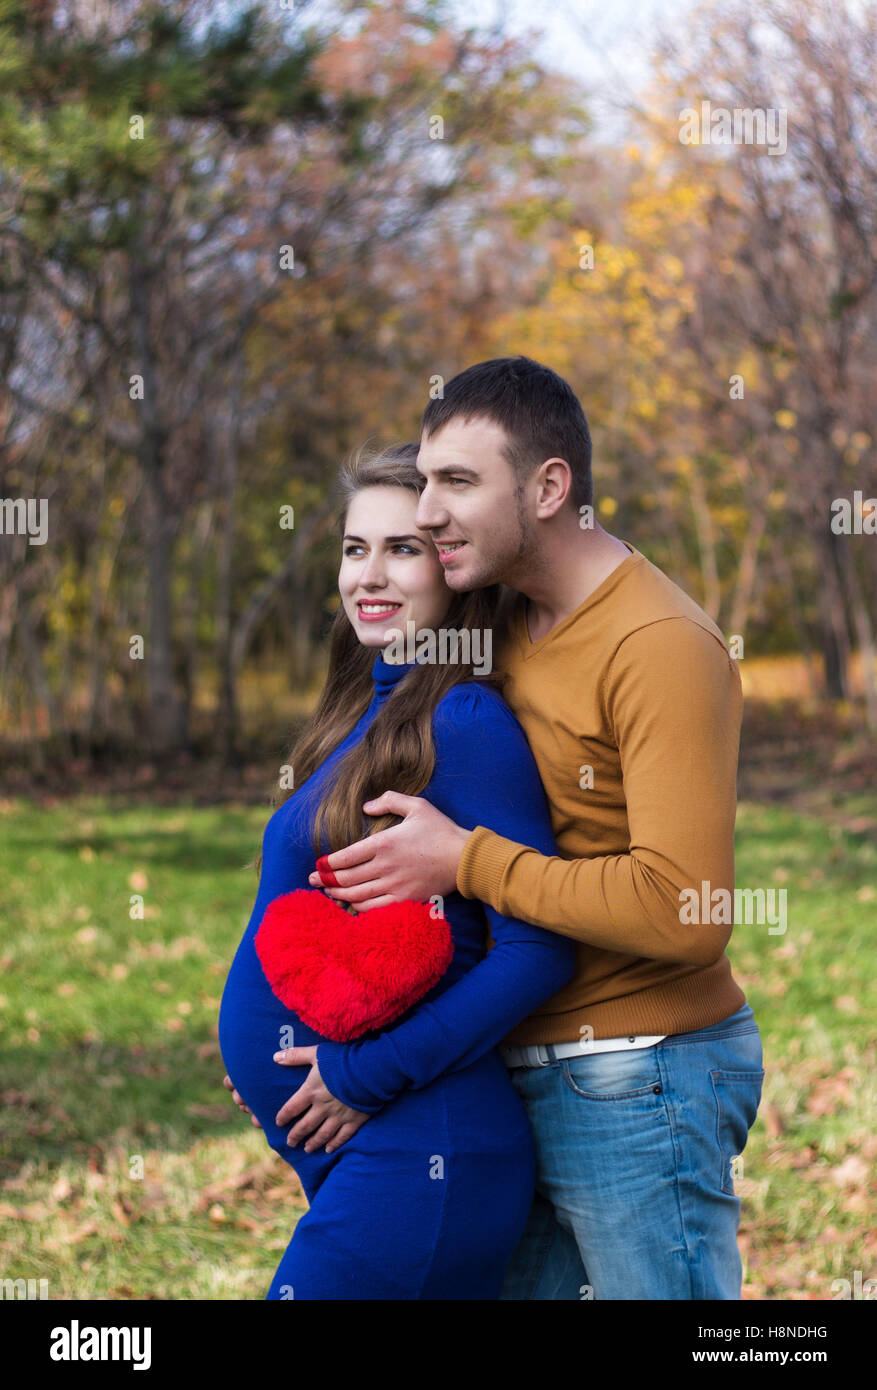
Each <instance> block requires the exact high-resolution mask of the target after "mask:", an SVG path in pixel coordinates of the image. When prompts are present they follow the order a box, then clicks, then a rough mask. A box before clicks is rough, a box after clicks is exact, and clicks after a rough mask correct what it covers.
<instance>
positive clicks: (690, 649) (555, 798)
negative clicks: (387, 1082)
mask: <svg viewBox="0 0 877 1390" xmlns="http://www.w3.org/2000/svg"><path fill="white" fill-rule="evenodd" d="M624 544H625V545H626V546H627V548H628V550H629V551H630V552H631V553H630V555H629V556H628V557H627V559H625V560H624V561H622V563H621V564H620V565H619V566H618V568H617V569H615V570H614V571H613V572H612V573H611V574H610V575H609V576H608V577H607V578H606V579H605V580H604V581H603V583H602V584H601V585H600V586H599V588H597V589H596V590H595V591H594V593H592V594H591V595H590V596H589V597H588V598H587V599H586V600H585V602H584V603H582V604H580V606H579V607H578V608H577V609H576V610H575V612H573V613H571V614H570V615H569V616H568V617H567V618H565V619H564V620H563V621H562V622H561V623H559V624H558V625H557V627H555V628H553V629H552V631H551V632H549V633H548V634H547V635H546V636H545V637H543V638H542V639H541V640H540V641H538V642H531V641H530V636H529V632H528V629H527V624H526V616H525V614H526V600H525V599H524V597H523V596H522V595H518V597H517V600H516V602H515V604H514V607H513V609H512V615H511V624H510V629H509V635H508V637H507V638H506V640H505V642H504V643H503V644H502V646H501V648H500V650H499V652H498V653H497V655H498V663H497V664H498V666H499V669H500V670H501V671H502V672H503V674H504V675H505V676H506V685H505V688H504V694H505V697H506V699H507V701H508V703H509V705H510V706H511V708H512V709H513V710H514V712H515V714H516V715H517V718H518V719H519V720H520V722H521V724H522V725H523V728H524V731H525V733H526V735H527V739H528V741H529V743H530V746H531V748H532V750H533V754H534V756H535V758H536V763H537V765H538V768H539V772H540V775H541V777H542V781H543V783H544V786H545V790H546V793H547V796H548V800H549V803H550V805H551V816H552V823H553V827H554V834H555V837H556V840H557V846H558V849H559V851H560V855H559V856H551V857H548V856H545V855H543V854H540V853H538V852H537V851H536V850H533V849H530V848H529V847H527V846H526V845H520V844H516V843H514V842H513V841H512V840H508V839H505V838H504V837H503V836H501V835H497V834H495V833H494V832H493V831H491V830H488V829H486V828H485V827H484V826H478V827H476V829H475V830H473V831H472V833H471V835H470V836H469V839H468V840H467V841H466V845H465V847H464V850H463V856H462V859H461V861H460V867H459V870H458V874H457V888H458V889H459V891H460V892H461V893H462V894H463V895H464V897H467V898H479V899H481V900H482V901H483V902H487V903H489V904H490V905H491V906H492V907H494V908H495V909H496V910H497V911H498V912H502V913H504V914H506V915H507V916H510V917H520V918H522V919H523V920H524V921H526V922H531V923H533V924H534V925H536V926H542V927H549V928H550V929H551V930H553V931H556V932H559V933H560V934H561V935H563V936H570V937H573V938H574V939H575V940H576V941H577V942H578V943H579V945H578V952H577V957H578V959H577V966H576V973H575V975H574V976H573V979H572V981H571V982H570V983H569V984H568V985H566V986H564V988H563V989H562V990H560V992H559V993H558V994H555V995H554V996H553V998H551V999H550V1000H549V1001H548V1002H547V1003H546V1004H545V1005H544V1006H543V1007H542V1008H541V1009H540V1010H539V1012H538V1013H535V1014H531V1015H530V1017H529V1018H527V1019H525V1020H524V1021H523V1022H522V1023H521V1024H519V1025H518V1026H517V1027H516V1028H515V1029H514V1030H513V1031H512V1032H511V1033H510V1034H509V1035H508V1037H507V1038H506V1040H505V1041H506V1042H508V1043H518V1044H527V1043H547V1042H554V1043H557V1042H575V1041H578V1040H579V1039H580V1038H581V1037H583V1036H586V1037H592V1038H595V1039H596V1038H609V1037H616V1036H622V1035H631V1034H637V1035H643V1034H649V1033H681V1032H688V1031H690V1030H691V1029H695V1028H705V1027H707V1026H708V1025H709V1024H711V1023H717V1022H719V1020H721V1019H723V1018H726V1017H727V1016H728V1015H729V1014H731V1013H734V1012H735V1011H736V1010H737V1009H739V1008H740V1007H741V1006H742V1005H743V1004H744V1003H745V997H744V995H743V992H742V990H741V989H740V987H739V985H738V984H737V983H736V981H735V980H734V978H733V976H732V974H731V967H730V962H729V961H728V958H727V956H726V955H725V947H726V945H727V942H728V938H729V937H730V934H731V928H730V926H726V925H715V924H713V923H712V922H710V921H708V920H706V921H703V922H701V923H700V924H697V925H692V924H690V923H686V922H683V921H681V920H680V908H681V907H682V904H683V902H685V901H686V899H683V898H681V897H680V895H681V894H682V893H683V891H684V890H690V889H695V890H696V891H697V893H698V897H699V898H700V897H702V896H703V895H704V892H705V896H706V900H707V901H708V900H709V896H710V893H712V892H715V890H716V889H727V890H729V891H730V892H731V894H732V895H733V890H734V817H735V812H736V802H737V785H736V783H737V754H738V749H739V742H740V719H741V713H742V703H743V699H742V690H741V685H740V673H739V671H738V669H737V663H736V661H735V660H734V659H733V658H732V657H731V655H730V653H729V651H728V648H727V646H726V644H725V641H724V638H723V637H722V634H721V632H720V631H719V629H718V628H717V627H716V625H715V623H714V622H713V621H712V620H711V619H710V618H709V617H707V615H706V613H704V612H703V610H702V609H701V608H699V607H698V606H697V604H696V603H694V601H693V600H692V599H690V598H689V597H688V596H687V594H685V593H684V592H683V591H682V590H681V589H680V588H679V587H678V585H676V584H674V583H673V582H672V580H670V579H668V578H667V576H666V575H665V574H663V573H662V571H661V570H659V569H657V568H656V566H655V565H653V564H651V562H650V561H649V560H647V559H646V558H645V556H644V555H641V554H640V552H639V551H637V550H634V548H633V546H631V545H628V543H627V541H625V542H624ZM704 884H707V885H708V887H707V888H706V890H704V888H703V885H704ZM682 915H683V916H684V917H688V916H690V915H692V914H690V913H683V914H682ZM696 915H699V916H700V917H702V918H703V917H708V916H709V914H708V913H706V914H705V913H703V912H701V913H699V914H696ZM717 915H721V914H717ZM583 1030H588V1031H587V1032H585V1031H583Z"/></svg>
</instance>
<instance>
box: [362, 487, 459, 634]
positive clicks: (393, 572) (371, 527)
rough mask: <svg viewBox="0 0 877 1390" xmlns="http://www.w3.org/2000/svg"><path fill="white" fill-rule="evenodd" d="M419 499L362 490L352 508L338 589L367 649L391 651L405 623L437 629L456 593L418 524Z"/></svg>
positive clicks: (407, 491)
mask: <svg viewBox="0 0 877 1390" xmlns="http://www.w3.org/2000/svg"><path fill="white" fill-rule="evenodd" d="M417 503H418V494H417V493H416V492H415V491H414V490H413V489H412V488H407V487H393V486H387V487H384V486H379V487H365V488H362V489H361V490H360V491H359V492H357V493H356V495H355V496H354V497H353V499H352V501H351V503H350V506H349V507H348V509H347V521H346V525H345V527H344V540H343V544H342V560H341V568H340V570H339V572H338V588H339V591H340V594H341V602H342V603H343V604H344V611H345V613H346V614H347V616H348V618H349V619H350V622H351V624H352V626H353V630H354V632H355V633H356V635H357V637H358V638H359V640H360V642H362V644H363V646H366V647H385V646H386V645H387V644H388V642H390V641H391V640H392V632H393V630H398V631H401V632H402V634H403V636H404V635H406V634H407V631H408V629H407V628H406V626H405V624H406V623H407V622H409V621H413V622H414V623H415V628H414V631H415V633H416V632H418V631H419V630H421V629H422V628H432V629H436V628H438V627H439V626H440V624H441V622H442V619H443V618H444V617H445V616H446V614H447V611H448V608H449V607H450V604H451V602H452V600H453V594H452V593H451V591H450V589H449V588H448V587H447V585H446V584H445V581H444V574H443V571H442V566H441V563H440V561H439V558H438V554H437V552H436V548H435V546H434V545H433V543H432V541H431V540H430V537H429V533H428V532H427V531H420V530H418V528H417V527H416V526H415V525H414V515H415V513H416V511H417Z"/></svg>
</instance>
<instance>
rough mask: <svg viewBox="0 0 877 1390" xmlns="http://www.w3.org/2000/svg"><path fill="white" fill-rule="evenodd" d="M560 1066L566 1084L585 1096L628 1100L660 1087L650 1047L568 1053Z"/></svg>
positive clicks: (659, 1078)
mask: <svg viewBox="0 0 877 1390" xmlns="http://www.w3.org/2000/svg"><path fill="white" fill-rule="evenodd" d="M561 1067H562V1073H563V1079H564V1081H565V1082H566V1084H567V1086H569V1088H570V1090H571V1091H573V1092H574V1093H575V1094H576V1095H577V1096H582V1097H583V1098H584V1099H585V1100H631V1099H633V1098H634V1097H636V1096H646V1095H660V1093H661V1089H662V1087H661V1069H660V1065H659V1063H658V1055H657V1052H656V1050H655V1048H654V1047H637V1048H631V1049H630V1051H624V1052H598V1053H595V1055H594V1056H593V1057H570V1058H567V1059H565V1060H564V1061H563V1062H562V1063H561Z"/></svg>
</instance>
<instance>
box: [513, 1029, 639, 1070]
mask: <svg viewBox="0 0 877 1390" xmlns="http://www.w3.org/2000/svg"><path fill="white" fill-rule="evenodd" d="M666 1036H667V1034H666V1033H650V1034H648V1035H646V1034H640V1035H639V1036H637V1037H629V1038H593V1039H591V1040H590V1041H589V1040H588V1039H587V1038H581V1039H579V1041H578V1042H569V1043H536V1044H535V1045H534V1046H532V1047H511V1046H507V1047H500V1049H499V1051H500V1055H501V1056H502V1059H503V1061H504V1062H505V1064H506V1066H507V1067H548V1066H550V1065H551V1063H552V1062H557V1061H560V1060H561V1058H563V1057H593V1056H594V1054H595V1053H596V1052H632V1051H634V1049H636V1048H638V1047H654V1045H655V1043H659V1042H661V1041H662V1039H664V1038H666Z"/></svg>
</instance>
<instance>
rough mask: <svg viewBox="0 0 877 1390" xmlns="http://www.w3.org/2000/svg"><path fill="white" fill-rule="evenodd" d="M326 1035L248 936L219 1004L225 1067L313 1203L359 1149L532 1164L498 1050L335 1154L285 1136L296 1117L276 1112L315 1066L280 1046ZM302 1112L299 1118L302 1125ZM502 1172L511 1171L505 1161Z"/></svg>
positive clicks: (386, 1112) (372, 1122)
mask: <svg viewBox="0 0 877 1390" xmlns="http://www.w3.org/2000/svg"><path fill="white" fill-rule="evenodd" d="M320 1041H322V1039H321V1036H320V1034H318V1033H315V1032H314V1031H313V1029H311V1028H308V1026H307V1025H306V1024H305V1023H303V1022H302V1021H301V1019H300V1018H299V1017H298V1015H297V1014H294V1013H292V1012H291V1011H290V1010H289V1009H287V1008H286V1006H285V1005H284V1004H283V1003H281V1001H280V1000H279V999H278V998H277V997H276V996H275V994H274V993H273V991H272V989H271V987H270V985H269V984H268V981H267V980H266V978H265V976H264V974H263V973H262V967H261V965H260V964H259V958H258V956H257V955H256V950H255V946H254V944H253V936H252V933H248V934H247V935H246V936H245V937H244V939H243V940H242V941H241V944H240V946H239V947H238V950H237V953H236V955H235V958H234V961H233V963H232V967H231V970H230V971H229V975H228V978H227V980H226V984H225V989H224V991H223V995H222V1002H221V1005H220V1011H219V1047H220V1051H221V1053H222V1060H223V1063H224V1064H225V1068H226V1071H227V1072H228V1075H229V1076H230V1077H231V1080H232V1082H233V1084H234V1086H235V1088H236V1090H237V1091H238V1092H239V1093H240V1095H241V1098H242V1099H243V1101H244V1102H245V1104H246V1105H248V1106H249V1108H250V1109H251V1110H252V1112H253V1114H254V1115H255V1116H256V1118H257V1120H258V1121H259V1123H260V1125H261V1126H262V1129H263V1131H264V1133H265V1138H266V1140H267V1142H268V1144H269V1145H270V1146H271V1148H272V1149H274V1150H275V1151H276V1152H277V1153H278V1154H279V1155H280V1156H281V1157H282V1158H284V1159H285V1160H286V1162H288V1163H289V1164H290V1165H291V1166H292V1167H293V1168H294V1169H295V1171H296V1173H297V1174H298V1175H299V1177H300V1178H301V1182H302V1186H303V1188H304V1190H305V1194H306V1196H307V1197H308V1200H312V1198H313V1195H314V1193H315V1192H316V1189H317V1188H318V1187H319V1186H320V1183H321V1182H322V1181H323V1179H324V1177H325V1176H326V1174H327V1173H328V1172H329V1171H330V1169H331V1168H332V1167H333V1166H334V1165H335V1164H336V1163H337V1162H338V1161H339V1160H341V1159H342V1158H347V1159H348V1160H352V1158H353V1155H354V1154H358V1155H359V1157H360V1159H361V1160H363V1161H365V1162H366V1163H368V1164H369V1167H370V1168H372V1167H375V1171H377V1167H380V1165H382V1164H384V1165H385V1163H386V1160H387V1157H388V1156H389V1155H390V1154H392V1155H393V1161H394V1162H399V1161H402V1162H403V1164H404V1162H405V1157H404V1156H405V1154H406V1153H407V1154H411V1155H416V1156H417V1161H418V1162H420V1161H421V1160H422V1155H423V1154H430V1155H431V1154H434V1153H439V1154H441V1153H442V1152H444V1151H446V1150H451V1149H453V1150H454V1151H455V1152H458V1153H460V1154H466V1153H471V1154H474V1153H482V1154H490V1153H495V1155H496V1158H497V1161H498V1162H508V1161H509V1160H510V1159H516V1160H522V1161H524V1165H525V1167H526V1164H527V1163H528V1162H532V1158H531V1150H532V1138H531V1133H530V1127H529V1123H528V1121H527V1115H526V1111H525V1109H524V1106H523V1104H522V1102H521V1100H520V1098H519V1096H518V1094H517V1092H516V1091H515V1088H514V1086H513V1085H512V1082H511V1080H510V1078H509V1076H508V1073H507V1071H506V1068H505V1065H504V1063H503V1061H502V1059H501V1058H500V1056H499V1054H498V1053H497V1052H496V1051H491V1052H488V1053H487V1054H486V1056H484V1057H482V1058H481V1059H480V1060H479V1061H478V1062H475V1063H473V1064H472V1065H471V1066H468V1067H466V1068H464V1069H463V1070H461V1071H458V1072H452V1073H450V1074H446V1075H445V1076H441V1077H438V1078H437V1079H436V1080H435V1081H434V1082H432V1083H431V1084H430V1085H429V1086H427V1087H424V1088H423V1089H422V1090H418V1091H413V1090H408V1091H403V1092H402V1093H401V1094H400V1095H399V1096H397V1097H396V1098H395V1099H394V1100H393V1101H391V1102H390V1103H389V1104H388V1105H386V1106H385V1107H384V1109H383V1110H381V1111H379V1112H378V1114H377V1115H373V1116H372V1117H371V1118H370V1119H368V1120H367V1121H366V1123H365V1124H364V1125H363V1126H362V1127H361V1128H360V1129H359V1130H357V1132H356V1134H354V1135H353V1136H352V1137H351V1138H350V1139H348V1140H347V1141H346V1143H344V1144H343V1145H342V1146H341V1147H340V1148H339V1149H337V1150H336V1151H335V1152H334V1153H332V1154H327V1153H326V1151H325V1149H320V1150H315V1151H314V1152H313V1153H305V1151H304V1148H303V1147H302V1145H301V1144H299V1146H298V1147H296V1148H291V1147H290V1146H289V1145H288V1144H287V1143H286V1138H287V1135H288V1133H289V1130H290V1128H291V1124H287V1125H284V1126H279V1125H278V1124H277V1123H276V1115H277V1112H278V1111H279V1110H280V1109H281V1107H282V1106H283V1105H284V1104H285V1102H286V1101H287V1100H288V1099H289V1098H290V1096H291V1095H293V1094H294V1093H295V1092H296V1091H297V1090H298V1088H299V1087H300V1086H301V1085H302V1083H303V1082H304V1081H305V1080H306V1078H307V1075H308V1072H309V1070H310V1066H309V1065H305V1066H301V1067H289V1066H284V1065H283V1064H282V1063H280V1062H275V1061H274V1053H275V1052H277V1051H278V1050H279V1049H281V1048H286V1047H311V1046H314V1045H316V1044H317V1043H319V1042H320ZM298 1119H299V1116H295V1118H294V1121H293V1122H292V1123H297V1121H298ZM500 1171H502V1168H500Z"/></svg>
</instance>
